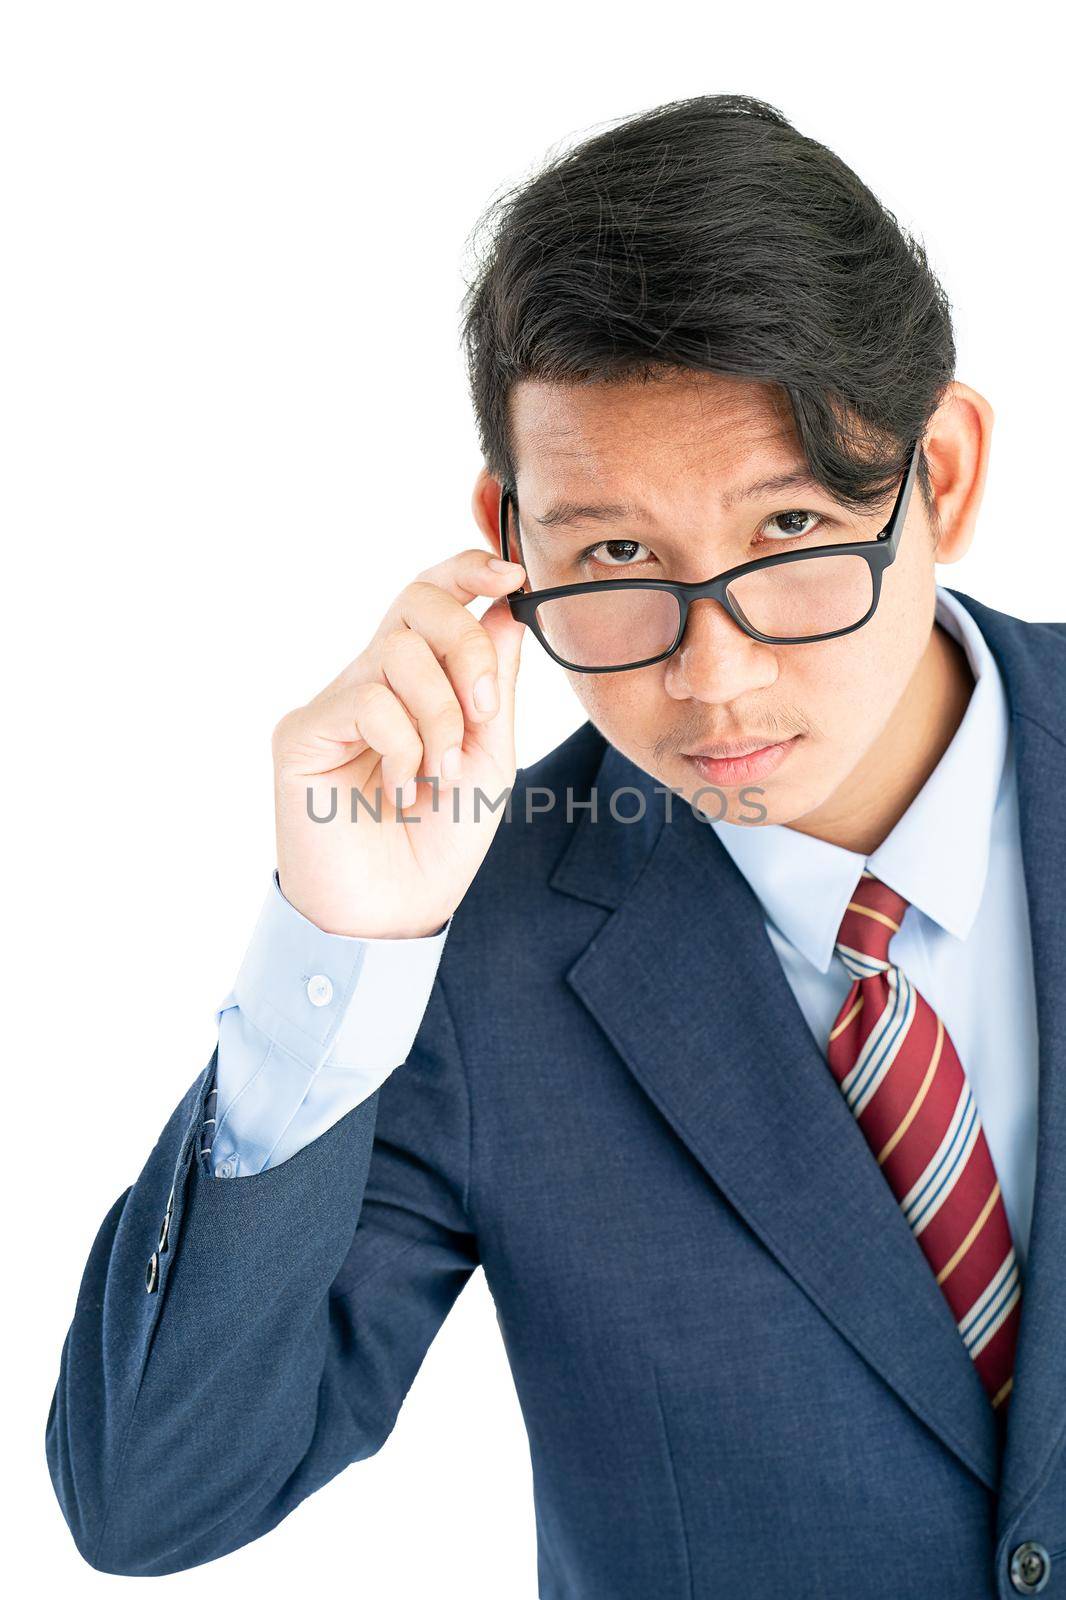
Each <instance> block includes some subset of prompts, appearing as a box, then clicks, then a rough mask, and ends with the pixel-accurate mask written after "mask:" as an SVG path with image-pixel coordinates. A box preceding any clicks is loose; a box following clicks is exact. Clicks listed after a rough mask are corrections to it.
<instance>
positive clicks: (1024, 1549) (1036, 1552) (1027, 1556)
mask: <svg viewBox="0 0 1066 1600" xmlns="http://www.w3.org/2000/svg"><path fill="white" fill-rule="evenodd" d="M1050 1577H1051V1557H1050V1556H1049V1555H1048V1553H1047V1551H1046V1550H1045V1549H1044V1546H1043V1545H1042V1544H1037V1543H1035V1541H1034V1540H1032V1539H1027V1540H1026V1542H1025V1544H1020V1545H1019V1546H1018V1548H1017V1550H1015V1552H1014V1554H1013V1555H1012V1556H1011V1558H1010V1581H1011V1583H1012V1584H1013V1585H1014V1587H1015V1588H1016V1589H1017V1591H1018V1593H1019V1594H1039V1593H1040V1591H1041V1589H1046V1588H1047V1583H1048V1579H1049V1578H1050Z"/></svg>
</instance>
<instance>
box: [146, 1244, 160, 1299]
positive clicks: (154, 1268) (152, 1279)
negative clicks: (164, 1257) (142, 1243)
mask: <svg viewBox="0 0 1066 1600" xmlns="http://www.w3.org/2000/svg"><path fill="white" fill-rule="evenodd" d="M144 1287H145V1288H146V1289H147V1291H148V1293H149V1294H155V1292H156V1290H157V1289H158V1287H159V1257H158V1255H157V1254H156V1252H155V1251H154V1250H153V1251H152V1254H151V1255H150V1256H149V1258H148V1266H147V1268H146V1269H145V1274H144Z"/></svg>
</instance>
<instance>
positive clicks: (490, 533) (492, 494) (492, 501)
mask: <svg viewBox="0 0 1066 1600" xmlns="http://www.w3.org/2000/svg"><path fill="white" fill-rule="evenodd" d="M502 492H503V491H502V488H501V485H500V484H499V482H498V481H497V479H495V478H494V477H493V476H492V474H491V473H490V472H489V469H488V468H487V467H484V466H483V467H482V468H481V471H480V472H479V473H478V475H477V479H476V481H475V483H474V493H473V495H472V496H471V500H470V503H471V505H472V506H473V509H474V521H475V522H476V523H477V525H478V527H479V528H480V529H481V532H482V536H483V537H484V540H485V543H486V544H487V545H488V546H489V548H490V549H491V550H492V551H493V553H494V554H495V555H499V554H500V498H501V495H502Z"/></svg>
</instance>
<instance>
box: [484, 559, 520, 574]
mask: <svg viewBox="0 0 1066 1600" xmlns="http://www.w3.org/2000/svg"><path fill="white" fill-rule="evenodd" d="M489 566H490V567H492V568H493V570H494V571H496V572H520V571H521V570H522V563H521V562H520V561H501V560H500V558H499V556H490V557H489Z"/></svg>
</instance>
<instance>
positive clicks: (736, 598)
mask: <svg viewBox="0 0 1066 1600" xmlns="http://www.w3.org/2000/svg"><path fill="white" fill-rule="evenodd" d="M727 592H728V594H729V598H730V600H731V601H732V603H733V605H734V606H735V607H736V609H737V611H738V612H739V613H740V615H741V616H742V617H744V618H745V619H746V620H747V622H748V624H749V625H750V626H751V627H752V628H754V629H755V630H756V632H757V633H764V634H768V635H769V636H771V637H772V638H776V639H796V640H799V639H805V638H812V637H815V636H816V635H818V634H823V633H834V632H836V631H837V630H839V629H841V628H849V627H853V626H854V625H855V624H856V623H857V622H861V621H862V619H863V618H864V617H865V616H866V614H867V612H868V611H869V610H870V607H871V605H872V604H873V576H872V574H871V571H870V566H869V563H868V562H866V561H865V560H863V558H862V557H861V556H847V555H841V556H835V555H831V556H818V557H814V558H812V559H811V560H805V561H789V562H784V563H781V564H780V565H778V566H770V567H763V568H761V569H760V570H759V571H757V572H748V573H745V574H744V575H743V576H742V577H740V578H736V579H734V580H733V582H732V583H731V584H730V585H729V588H728V591H727ZM694 603H695V604H697V605H698V604H699V601H696V602H694ZM680 617H681V608H680V605H679V603H678V599H677V596H676V595H673V594H671V593H670V592H669V591H668V590H663V589H647V588H642V587H641V585H640V584H639V583H638V582H637V581H636V580H634V582H633V584H632V588H631V589H630V588H628V587H627V588H624V589H605V590H604V591H603V593H602V594H597V593H596V592H595V591H592V592H591V593H585V594H574V595H564V596H561V597H560V598H558V599H555V600H544V601H542V602H541V603H540V605H539V606H538V607H537V622H538V624H539V626H540V629H541V631H542V633H543V634H544V637H545V639H546V640H547V641H548V643H549V645H550V646H551V648H552V649H553V650H554V652H555V654H556V655H557V656H558V657H560V659H561V660H563V661H565V662H567V663H568V664H569V665H570V666H574V667H588V668H592V669H593V670H595V669H603V668H604V667H620V666H630V665H634V666H635V665H636V664H637V663H638V662H641V661H647V660H649V659H650V658H652V657H654V656H661V655H662V654H663V653H664V652H665V651H667V650H669V649H670V647H671V645H672V644H673V642H674V640H675V639H676V637H677V630H678V625H679V623H680Z"/></svg>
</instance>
